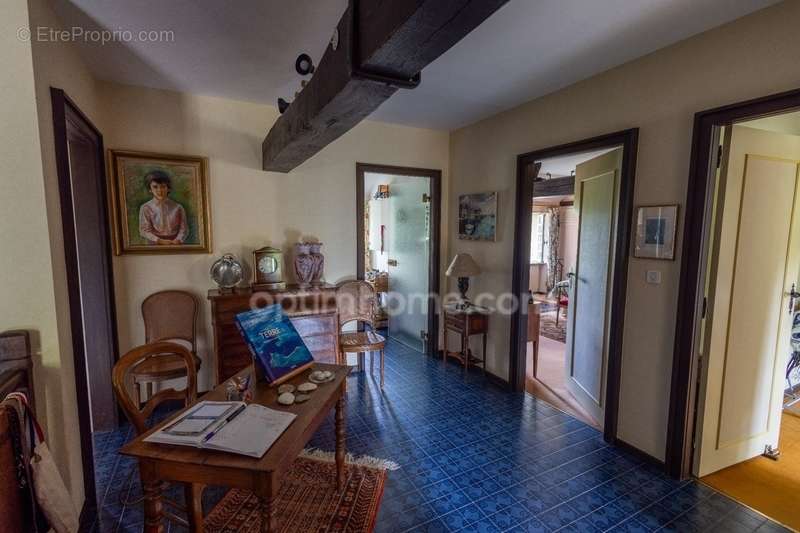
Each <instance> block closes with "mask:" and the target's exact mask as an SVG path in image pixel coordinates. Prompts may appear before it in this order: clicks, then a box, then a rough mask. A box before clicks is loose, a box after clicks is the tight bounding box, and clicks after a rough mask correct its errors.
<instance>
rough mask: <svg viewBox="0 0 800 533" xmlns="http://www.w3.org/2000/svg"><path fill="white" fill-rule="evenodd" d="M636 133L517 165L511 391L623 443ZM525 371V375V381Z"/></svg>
mask: <svg viewBox="0 0 800 533" xmlns="http://www.w3.org/2000/svg"><path fill="white" fill-rule="evenodd" d="M635 153H636V130H628V131H626V132H621V133H618V134H613V135H609V136H604V137H599V138H595V139H589V140H587V141H582V142H578V143H573V144H570V145H565V146H560V147H555V148H550V149H545V150H540V151H537V152H533V153H530V154H525V155H523V156H520V158H519V160H518V189H517V191H518V196H517V215H516V221H517V224H516V228H517V229H516V235H515V246H514V249H515V254H514V258H515V264H514V267H515V270H514V281H513V282H514V286H513V290H514V292H515V294H521V296H522V297H523V298H524V299H527V301H528V302H529V305H528V306H527V309H524V311H526V312H521V313H516V314H515V315H514V316H513V317H512V339H511V343H512V354H515V355H516V357H512V373H511V377H512V382H513V383H514V385H515V387H518V388H520V387H519V384H520V381H522V384H523V386H524V388H525V390H527V391H528V392H529V393H531V394H533V395H535V396H538V397H540V398H542V399H544V400H546V401H548V402H550V403H552V404H553V405H555V406H556V407H559V408H561V409H562V410H564V411H566V412H568V413H570V414H572V415H574V416H576V417H577V418H580V419H582V420H584V421H585V422H587V423H589V424H591V425H594V426H596V427H598V428H603V429H604V432H605V434H606V437H607V438H609V439H610V440H613V439H614V438H615V436H616V413H617V398H618V394H619V363H620V359H621V338H620V336H619V332H620V331H621V329H622V320H623V318H624V305H625V286H626V279H627V278H626V276H627V256H628V241H629V231H630V220H631V212H632V197H633V180H634V168H635ZM520 369H521V370H522V371H521V372H520Z"/></svg>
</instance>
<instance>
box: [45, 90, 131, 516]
mask: <svg viewBox="0 0 800 533" xmlns="http://www.w3.org/2000/svg"><path fill="white" fill-rule="evenodd" d="M50 98H51V102H52V106H53V137H54V142H55V157H56V171H57V174H58V189H59V196H60V200H61V224H62V231H63V235H64V259H65V265H66V272H67V293H68V297H69V316H70V330H71V334H72V356H73V360H74V367H75V389H76V390H75V392H76V396H77V402H78V431H79V433H80V441H81V460H82V463H83V486H84V491H85V493H86V494H85V497H86V501H85V503H84V508H83V511H82V513H81V515H82V517H83V516H84V515H85V513H87V512H89V513H90V512H94V511H95V510H96V508H97V496H96V492H95V480H94V446H93V443H92V429H91V428H92V425H91V406H90V404H89V401H90V400H89V382H88V378H87V372H88V371H90V370H89V369H88V367H87V361H86V352H85V346H84V342H83V332H84V323H83V313H82V308H81V292H80V279H79V264H78V249H77V245H76V234H75V213H74V211H73V197H72V183H71V177H70V174H71V172H70V166H69V148H68V143H67V120H68V119H67V115H68V113H70V114H74V115H75V116H77V117H78V118H79V119H80V120H81V122H83V123H84V124H83V125H85V126H86V127H88V129H89V130H90V132H91V133H92V134H93V135H96V136H97V139H98V147H97V161H98V165H99V168H98V172H99V174H98V176H99V177H100V186H101V191H100V194H101V195H102V198H101V199H100V206H101V210H102V213H101V214H102V218H103V224H104V229H105V231H106V233H107V232H108V231H109V228H110V226H109V217H108V203H107V198H108V191H107V183H106V179H105V158H104V156H105V152H104V145H103V135H102V134H101V133H100V131H99V130H98V129H97V128H96V127H95V126H94V124H92V121H91V120H89V118H88V117H87V116H86V115H85V114H84V113H83V112H82V111H81V110H80V109H79V108H78V106H77V105H76V104H75V102H73V101H72V100H71V99H70V98H69V97H68V96H67V94H66V93H65V92H64V91H63V90H62V89H57V88H54V87H51V88H50ZM107 237H108V235H107ZM105 240H106V245H105V254H104V255H103V261H104V263H105V266H106V268H105V270H106V272H107V274H108V279H107V283H108V288H109V298H110V300H111V302H110V304H111V305H110V313H111V316H110V323H111V341H112V343H113V346H114V347H115V350H116V349H118V346H119V342H118V335H117V317H116V306H115V301H116V300H115V297H114V273H113V268H112V263H111V239H110V238H106V239H105ZM112 357H113V358H114V360H116V359H117V358H118V354H117V353H114V354H112ZM109 380H110V376H109Z"/></svg>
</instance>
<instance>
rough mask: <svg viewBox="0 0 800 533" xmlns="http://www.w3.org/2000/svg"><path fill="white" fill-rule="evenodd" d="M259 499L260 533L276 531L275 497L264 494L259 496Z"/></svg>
mask: <svg viewBox="0 0 800 533" xmlns="http://www.w3.org/2000/svg"><path fill="white" fill-rule="evenodd" d="M259 500H261V533H274V532H275V531H278V516H277V512H276V509H275V497H274V496H271V495H264V496H259Z"/></svg>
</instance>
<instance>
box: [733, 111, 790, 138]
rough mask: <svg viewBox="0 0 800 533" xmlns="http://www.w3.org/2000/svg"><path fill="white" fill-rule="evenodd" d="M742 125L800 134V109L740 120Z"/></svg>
mask: <svg viewBox="0 0 800 533" xmlns="http://www.w3.org/2000/svg"><path fill="white" fill-rule="evenodd" d="M739 124H740V125H742V126H747V127H748V128H756V129H759V130H768V131H776V132H778V133H788V134H789V135H800V111H794V112H792V113H783V114H780V115H775V116H772V117H766V118H759V119H756V120H749V121H747V122H740V123H739Z"/></svg>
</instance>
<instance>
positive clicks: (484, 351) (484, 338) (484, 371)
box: [483, 332, 486, 376]
mask: <svg viewBox="0 0 800 533" xmlns="http://www.w3.org/2000/svg"><path fill="white" fill-rule="evenodd" d="M483 375H484V376H485V375H486V333H485V332H484V334H483Z"/></svg>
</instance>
